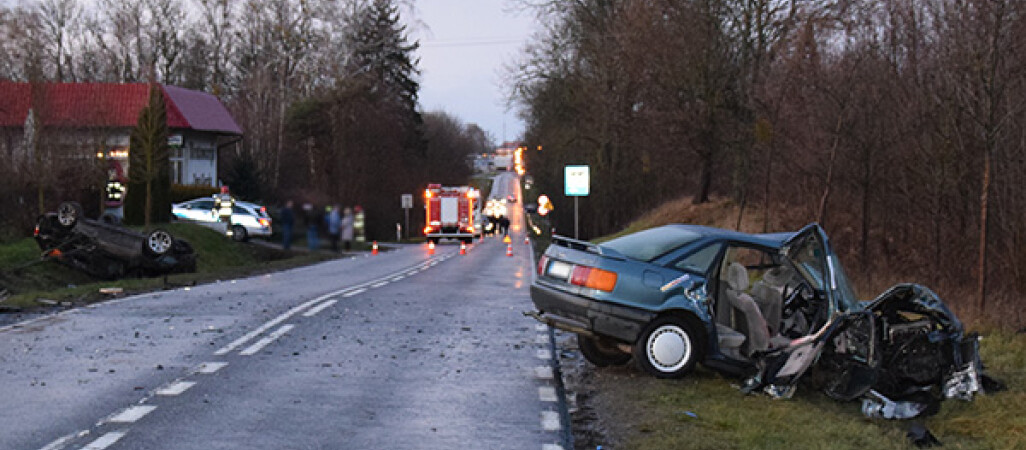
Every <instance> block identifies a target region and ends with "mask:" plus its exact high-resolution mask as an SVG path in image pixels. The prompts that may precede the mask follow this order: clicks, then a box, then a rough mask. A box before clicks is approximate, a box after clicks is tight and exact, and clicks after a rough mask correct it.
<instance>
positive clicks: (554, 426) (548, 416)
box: [541, 411, 559, 431]
mask: <svg viewBox="0 0 1026 450" xmlns="http://www.w3.org/2000/svg"><path fill="white" fill-rule="evenodd" d="M541 423H542V429H543V430H545V431H559V413H557V412H555V411H542V413H541Z"/></svg>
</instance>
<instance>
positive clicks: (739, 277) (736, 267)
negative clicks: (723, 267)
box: [727, 262, 748, 292]
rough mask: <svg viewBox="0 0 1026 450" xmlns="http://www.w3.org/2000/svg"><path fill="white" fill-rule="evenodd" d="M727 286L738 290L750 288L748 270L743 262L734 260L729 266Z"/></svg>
mask: <svg viewBox="0 0 1026 450" xmlns="http://www.w3.org/2000/svg"><path fill="white" fill-rule="evenodd" d="M727 286H730V289H732V290H735V291H738V292H742V291H745V290H747V289H748V270H747V269H745V266H742V265H741V263H738V262H732V263H730V265H729V266H727Z"/></svg>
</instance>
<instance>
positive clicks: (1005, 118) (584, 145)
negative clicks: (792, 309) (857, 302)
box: [510, 0, 1026, 326]
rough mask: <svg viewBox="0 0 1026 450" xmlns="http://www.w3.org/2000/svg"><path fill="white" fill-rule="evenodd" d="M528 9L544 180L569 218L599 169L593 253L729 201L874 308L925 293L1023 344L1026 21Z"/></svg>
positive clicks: (901, 12) (589, 212)
mask: <svg viewBox="0 0 1026 450" xmlns="http://www.w3.org/2000/svg"><path fill="white" fill-rule="evenodd" d="M521 3H522V5H523V6H524V7H526V8H530V9H531V10H532V11H533V12H534V13H535V14H536V15H537V16H538V17H539V21H540V22H541V23H542V24H543V26H544V29H543V31H541V32H539V33H537V34H536V35H535V36H534V38H533V39H532V41H531V43H530V44H529V45H528V46H527V48H526V49H525V52H524V54H523V55H522V58H521V60H520V61H517V62H516V64H515V66H516V67H517V69H518V70H516V71H515V72H514V73H513V74H512V75H511V77H510V78H511V85H512V86H513V88H512V93H511V98H512V99H513V101H514V102H515V103H516V104H517V105H518V107H519V108H520V110H521V114H522V117H523V118H524V120H525V121H526V122H527V131H526V136H525V141H526V142H525V143H526V145H527V147H528V148H529V149H532V151H530V152H529V153H528V163H527V164H528V168H529V170H531V171H533V172H535V173H536V177H535V178H536V179H537V180H538V185H539V186H540V189H541V190H542V191H544V192H550V193H555V194H559V195H553V196H551V197H553V200H554V201H555V202H556V205H555V206H556V211H564V212H565V211H573V202H572V200H571V199H569V198H566V197H564V196H563V195H562V190H563V186H562V183H563V178H562V177H563V175H562V170H563V166H564V165H568V164H587V165H589V166H590V167H591V179H592V186H591V195H590V196H589V197H586V198H583V199H581V201H580V208H581V213H580V214H581V225H580V226H581V233H582V237H585V238H589V239H590V238H594V237H598V236H602V235H605V234H609V233H612V232H615V231H617V230H620V229H622V228H623V227H624V226H626V225H627V224H628V223H629V222H630V221H631V220H632V219H634V218H636V217H637V216H639V215H640V214H641V213H643V212H645V211H647V210H650V209H651V208H653V207H654V206H656V205H658V204H661V203H663V202H666V201H669V200H674V199H680V198H682V197H688V198H690V199H691V201H693V202H695V203H704V202H708V201H710V200H711V199H727V200H728V201H730V202H731V203H732V204H733V205H736V206H737V207H738V210H739V211H740V212H739V213H738V214H737V220H736V228H739V229H742V230H743V231H747V232H763V231H783V230H796V229H798V228H799V227H801V226H802V225H804V224H806V223H809V222H819V223H820V224H822V225H823V226H824V227H825V229H826V230H827V232H828V233H829V235H830V237H831V241H832V245H833V247H834V248H835V251H837V252H838V254H839V256H840V258H841V260H842V261H843V262H844V264H845V266H846V267H847V270H848V272H849V273H850V274H852V275H854V278H855V279H856V281H857V284H858V285H859V286H861V287H862V289H861V292H860V294H861V296H862V297H864V298H866V299H870V298H872V296H874V295H876V294H877V293H879V292H880V288H882V287H886V286H888V285H890V284H891V283H894V282H899V281H915V282H920V283H923V284H926V285H928V286H931V287H933V288H934V289H936V290H937V291H938V292H939V293H940V294H942V297H944V298H945V299H946V301H947V302H948V303H949V304H954V305H955V306H956V309H958V310H959V311H960V312H963V313H965V312H971V313H974V314H975V315H974V316H971V317H979V318H989V319H993V320H994V321H997V322H1002V323H1012V324H1017V325H1018V326H1021V325H1022V324H1023V319H1022V312H1021V311H1022V306H1021V305H1022V301H1021V300H1020V296H1021V295H1022V293H1023V292H1024V291H1026V220H1024V219H1026V183H1024V182H1023V180H1024V175H1026V160H1024V157H1023V156H1024V149H1026V116H1024V113H1026V111H1024V108H1023V105H1024V104H1026V102H1024V100H1026V83H1024V81H1026V72H1024V68H1026V66H1024V64H1026V2H1022V1H1017V0H816V1H813V0H686V1H681V0H572V1H571V0H522V1H521ZM536 149H541V150H536ZM556 220H557V223H556V227H557V229H558V230H572V229H573V215H572V214H570V213H564V214H556ZM563 234H566V233H565V232H564V233H563Z"/></svg>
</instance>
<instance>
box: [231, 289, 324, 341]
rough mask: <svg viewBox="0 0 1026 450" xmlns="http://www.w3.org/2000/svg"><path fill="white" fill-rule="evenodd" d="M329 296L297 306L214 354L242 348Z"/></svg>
mask: <svg viewBox="0 0 1026 450" xmlns="http://www.w3.org/2000/svg"><path fill="white" fill-rule="evenodd" d="M329 295H330V294H329ZM329 295H322V296H320V297H317V298H315V299H313V300H309V301H307V302H305V303H303V304H302V305H299V306H296V307H294V308H292V309H290V310H288V311H286V312H285V313H283V314H282V315H280V316H278V317H275V318H274V320H271V321H270V322H267V323H265V324H263V325H261V326H260V327H258V328H257V329H255V330H253V331H250V332H249V333H246V334H245V335H244V336H242V337H240V338H238V339H236V340H234V341H232V342H231V343H230V344H228V345H226V346H224V347H222V348H221V349H220V350H218V351H216V352H214V354H215V355H217V356H223V355H226V354H228V352H230V351H232V350H235V349H236V348H239V347H240V346H242V344H245V343H246V342H247V341H249V340H250V339H253V338H255V337H257V336H259V335H260V334H261V333H263V332H265V331H267V330H270V329H271V328H273V327H275V326H276V325H278V324H279V323H282V322H284V321H286V320H288V318H289V317H292V316H293V315H295V314H296V313H298V312H300V311H302V310H304V309H306V308H309V307H310V306H311V305H313V304H314V303H317V302H319V301H321V300H324V299H325V298H327V297H328V296H329Z"/></svg>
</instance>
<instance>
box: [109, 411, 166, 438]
mask: <svg viewBox="0 0 1026 450" xmlns="http://www.w3.org/2000/svg"><path fill="white" fill-rule="evenodd" d="M155 409H157V407H156V406H153V405H139V406H133V407H131V408H128V409H126V410H124V411H121V412H119V413H117V414H116V415H115V416H114V417H111V418H110V419H108V420H107V422H114V423H133V422H135V421H137V420H139V419H142V418H143V416H145V415H147V414H149V413H151V412H153V410H155ZM101 439H102V438H101ZM119 439H120V438H119ZM97 440H99V439H97Z"/></svg>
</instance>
